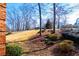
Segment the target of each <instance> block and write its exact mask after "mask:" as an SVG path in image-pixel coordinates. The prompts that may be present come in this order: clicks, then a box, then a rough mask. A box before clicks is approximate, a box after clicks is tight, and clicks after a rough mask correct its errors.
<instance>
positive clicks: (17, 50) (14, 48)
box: [6, 44, 22, 56]
mask: <svg viewBox="0 0 79 59" xmlns="http://www.w3.org/2000/svg"><path fill="white" fill-rule="evenodd" d="M21 53H22V48H21V47H19V46H18V45H17V44H13V45H10V44H7V46H6V54H7V55H8V56H20V55H21Z"/></svg>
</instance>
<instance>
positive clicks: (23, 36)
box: [6, 30, 39, 42]
mask: <svg viewBox="0 0 79 59" xmlns="http://www.w3.org/2000/svg"><path fill="white" fill-rule="evenodd" d="M38 32H39V30H28V31H22V32H14V33H12V34H10V35H7V36H6V42H15V41H24V40H28V39H30V38H31V37H33V36H35V35H36V34H37V33H38Z"/></svg>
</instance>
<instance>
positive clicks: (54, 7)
mask: <svg viewBox="0 0 79 59" xmlns="http://www.w3.org/2000/svg"><path fill="white" fill-rule="evenodd" d="M55 9H56V6H55V3H53V12H54V16H53V17H54V20H53V32H54V33H55V20H56V12H55Z"/></svg>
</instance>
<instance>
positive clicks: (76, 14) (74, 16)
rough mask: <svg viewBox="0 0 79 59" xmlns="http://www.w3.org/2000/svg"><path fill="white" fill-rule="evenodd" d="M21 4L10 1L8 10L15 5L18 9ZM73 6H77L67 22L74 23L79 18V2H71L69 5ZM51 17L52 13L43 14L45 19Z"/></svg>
mask: <svg viewBox="0 0 79 59" xmlns="http://www.w3.org/2000/svg"><path fill="white" fill-rule="evenodd" d="M19 6H21V4H18V3H8V4H7V11H8V10H10V11H12V8H13V7H15V8H16V9H18V7H19ZM73 6H77V7H75V9H74V8H72V9H73V10H74V11H73V12H72V13H70V14H68V15H67V23H68V24H74V23H75V22H76V19H77V18H79V4H69V6H68V7H73ZM46 8H47V9H46V10H47V11H49V9H48V8H51V7H50V5H49V6H47V7H46ZM49 17H51V14H49V13H48V14H46V15H42V18H43V19H46V18H49Z"/></svg>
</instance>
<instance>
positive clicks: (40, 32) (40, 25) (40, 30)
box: [38, 3, 42, 36]
mask: <svg viewBox="0 0 79 59" xmlns="http://www.w3.org/2000/svg"><path fill="white" fill-rule="evenodd" d="M38 7H39V18H40V36H41V30H42V28H41V7H40V3H38Z"/></svg>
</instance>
